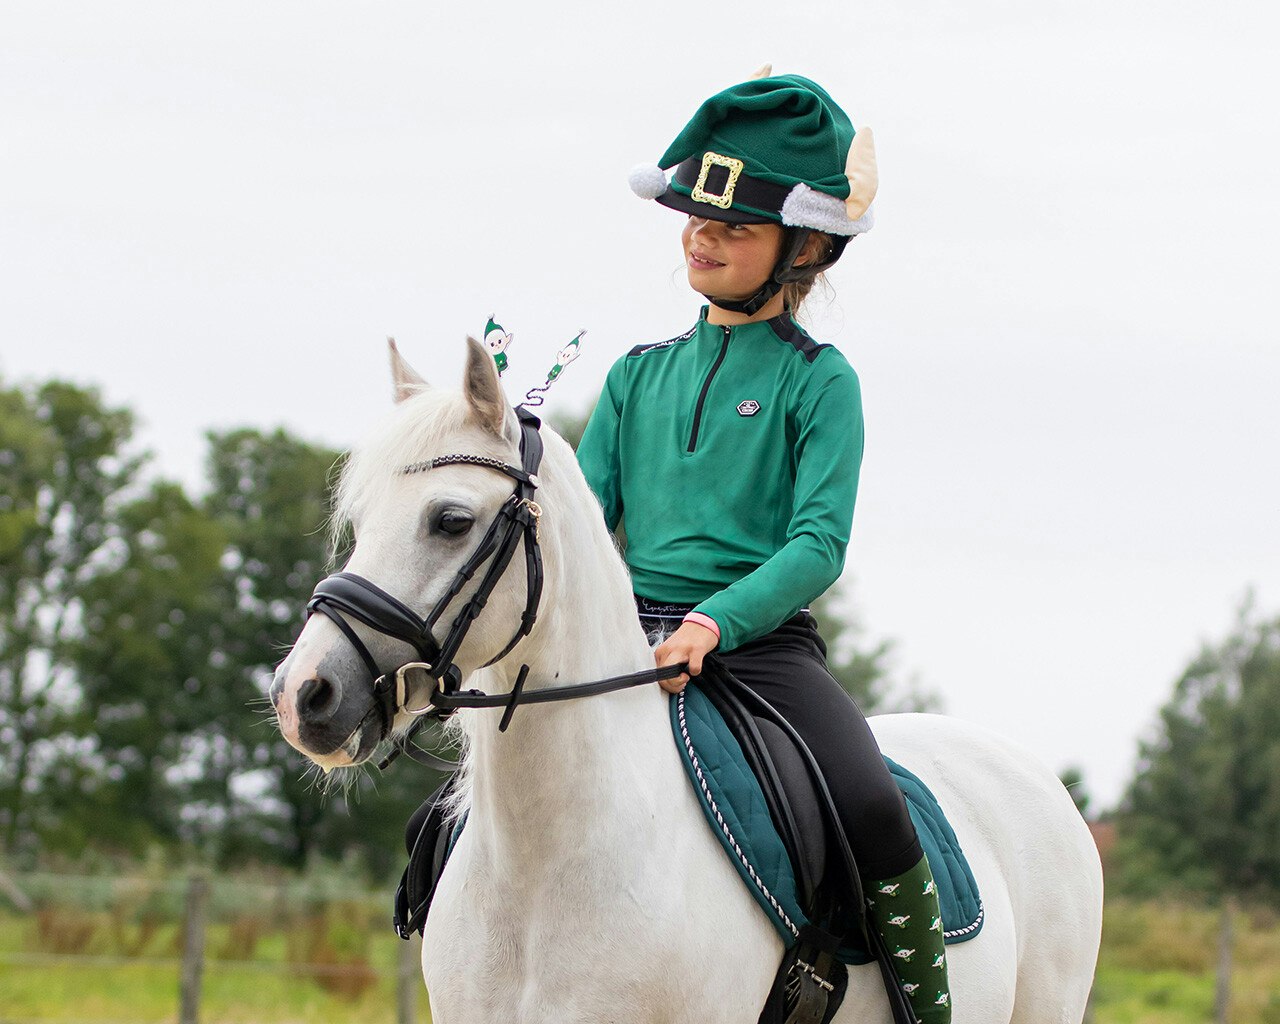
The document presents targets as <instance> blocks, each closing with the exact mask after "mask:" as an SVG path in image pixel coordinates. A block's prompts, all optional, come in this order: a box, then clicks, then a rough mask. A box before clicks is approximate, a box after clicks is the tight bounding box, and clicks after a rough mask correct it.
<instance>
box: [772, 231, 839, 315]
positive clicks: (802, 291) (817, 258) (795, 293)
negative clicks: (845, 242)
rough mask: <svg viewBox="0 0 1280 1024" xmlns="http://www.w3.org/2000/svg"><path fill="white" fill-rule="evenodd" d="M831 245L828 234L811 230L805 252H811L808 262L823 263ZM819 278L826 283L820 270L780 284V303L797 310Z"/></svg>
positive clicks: (828, 254) (829, 252)
mask: <svg viewBox="0 0 1280 1024" xmlns="http://www.w3.org/2000/svg"><path fill="white" fill-rule="evenodd" d="M833 245H834V243H833V242H832V240H831V236H830V235H828V234H826V233H825V232H822V231H815V232H813V234H812V235H810V245H809V246H806V252H810V253H813V256H812V258H811V259H810V260H809V262H810V263H812V264H814V265H819V264H822V263H825V262H826V261H827V260H828V259H829V258H830V257H831V249H832V247H833ZM815 246H816V252H815ZM819 278H822V281H823V283H824V284H825V283H826V280H827V279H826V276H825V275H824V274H823V273H822V272H821V271H814V272H813V273H810V274H806V275H805V276H804V277H802V278H800V280H798V281H792V282H790V283H789V284H784V285H783V286H782V304H783V305H784V306H785V307H786V308H787V309H789V310H791V311H792V312H795V311H796V310H798V309H799V308H800V306H801V304H802V303H803V302H804V300H805V298H806V297H807V296H808V294H809V292H810V291H811V290H812V289H813V286H814V284H815V283H816V282H817V281H818V279H819Z"/></svg>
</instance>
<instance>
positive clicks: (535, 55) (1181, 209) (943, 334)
mask: <svg viewBox="0 0 1280 1024" xmlns="http://www.w3.org/2000/svg"><path fill="white" fill-rule="evenodd" d="M1277 27H1280V26H1278V24H1277V15H1276V13H1275V8H1274V6H1273V5H1268V4H1263V3H1252V4H1245V3H1237V4H1228V5H1223V4H1217V5H1210V4H1208V3H1203V4H1201V3H1196V4H1185V3H1177V2H1175V3H1159V4H1157V3H1153V2H1145V3H1116V2H1114V0H1105V2H1104V0H1072V2H1070V3H1066V2H1052V3H1044V2H1041V3H1035V4H1028V3H1025V2H1018V3H1014V2H995V0H973V2H970V3H966V4H949V3H936V2H929V3H921V4H915V5H903V4H899V3H891V2H888V0H875V2H871V3H851V2H842V3H821V2H806V3H803V4H799V3H796V4H791V3H788V4H781V3H779V4H776V5H775V4H763V3H759V2H757V0H737V2H735V3H732V4H725V5H715V4H713V5H710V6H707V5H702V6H692V5H682V4H663V5H651V6H647V7H646V6H642V5H634V4H627V5H621V4H609V3H598V2H597V3H591V4H585V3H584V4H570V3H557V4H554V5H545V6H543V5H537V4H532V3H519V4H517V3H511V2H509V0H495V2H491V3H487V4H481V3H474V4H473V3H467V4H463V3H456V4H451V5H448V7H444V6H442V5H440V4H434V3H424V2H422V0H419V2H416V3H398V2H393V3H381V4H376V5H375V4H356V3H348V4H335V3H318V2H306V3H300V2H290V3H276V2H269V0H254V2H253V3H246V2H228V0H223V2H219V3H216V4H214V3H170V4H156V3H141V2H127V0H113V2H111V3H106V4H104V3H81V4H67V3H57V2H49V0H40V2H25V3H23V2H14V0H6V2H5V3H4V4H3V5H0V346H2V347H0V375H3V377H4V378H5V379H6V380H9V381H12V380H15V379H28V380H39V379H45V378H48V377H51V376H63V377H70V378H72V379H74V380H77V381H81V382H86V383H94V384H98V385H100V386H101V387H102V388H103V390H104V392H105V394H106V396H107V398H108V399H109V400H110V401H112V402H115V403H120V404H126V405H129V406H132V407H133V408H134V409H136V410H137V411H138V412H139V413H140V415H141V417H142V420H143V429H142V440H143V441H144V443H145V444H147V445H148V446H149V447H151V448H153V449H154V450H155V451H156V453H157V460H158V466H159V469H160V470H161V471H162V472H164V473H166V474H169V475H174V476H177V477H180V478H181V479H183V480H185V481H187V482H189V483H191V484H196V483H198V481H199V480H200V478H201V465H200V460H201V457H202V448H203V443H202V433H203V431H204V430H206V429H208V428H211V427H212V428H221V427H228V426H232V425H240V424H252V425H258V426H262V427H270V426H275V425H277V424H283V425H284V426H286V427H287V428H288V429H290V430H292V431H294V432H297V433H299V434H302V435H303V436H306V437H308V438H311V439H314V440H318V441H324V442H326V443H329V444H331V445H334V446H341V447H345V446H347V445H349V444H350V443H352V442H353V441H354V440H356V439H357V438H358V437H359V436H360V435H361V433H362V432H363V431H364V430H365V429H366V428H367V426H368V424H369V423H370V422H371V421H372V419H374V418H376V417H377V416H379V415H380V414H381V413H382V412H383V411H384V409H385V407H386V403H387V401H388V394H389V391H388V382H387V374H386V369H385V352H384V347H385V341H384V339H385V336H386V335H388V334H394V335H395V336H396V337H397V338H398V339H399V341H400V342H401V346H402V348H403V349H404V351H405V352H406V354H407V355H408V357H409V358H410V360H411V361H413V362H414V363H415V364H416V365H417V366H418V368H419V369H420V370H422V371H423V372H424V373H425V374H426V375H428V376H429V377H430V378H432V379H433V380H435V381H438V382H440V383H444V384H449V385H450V386H452V385H454V383H455V382H456V381H457V378H458V374H459V372H460V368H461V364H462V348H461V341H462V338H463V337H464V335H465V334H467V333H468V332H471V333H478V332H480V331H481V330H482V329H483V327H484V323H485V319H486V317H487V316H488V315H489V314H490V313H496V314H497V316H498V319H499V320H500V321H501V322H502V323H503V324H504V325H506V326H507V328H508V329H511V330H514V331H515V332H516V334H517V340H516V342H515V344H514V345H513V346H512V349H511V351H510V353H509V355H510V357H511V360H512V371H511V372H510V373H509V374H508V375H507V378H506V379H507V382H508V386H509V390H510V391H511V393H512V395H513V396H516V395H518V394H519V393H520V392H522V391H523V390H524V389H525V388H527V387H529V386H530V385H532V384H534V383H537V382H538V381H539V380H540V379H541V376H542V375H543V374H544V373H545V371H546V369H547V367H549V366H550V364H551V362H552V361H553V359H554V355H555V351H556V349H557V348H558V347H560V345H562V344H563V343H564V342H565V341H567V340H568V339H569V338H571V337H572V336H573V334H575V333H576V332H577V331H578V330H579V329H580V328H584V327H585V328H587V329H588V332H589V333H588V335H587V339H586V342H585V346H584V353H583V355H582V357H581V358H580V359H579V360H578V362H576V363H575V364H574V365H573V366H572V367H571V368H570V369H569V370H568V371H566V373H565V376H564V377H563V378H562V379H561V382H560V383H559V384H558V385H557V388H556V391H555V393H554V397H553V399H552V402H551V407H552V408H553V409H560V410H564V411H566V412H578V411H581V410H583V409H585V408H586V407H587V406H588V405H589V403H590V402H591V401H592V400H593V399H594V397H595V395H596V394H597V393H598V391H599V388H600V386H601V384H602V382H603V379H604V375H605V373H606V371H607V370H608V367H609V365H610V364H611V363H612V361H613V360H614V359H615V358H616V357H617V356H618V355H619V354H621V353H622V352H624V351H626V350H627V349H629V348H630V347H631V346H633V345H635V344H637V343H640V342H645V341H653V340H661V339H663V338H667V337H671V336H673V335H675V334H679V333H682V332H683V331H684V330H685V329H686V328H687V327H688V326H689V324H690V323H691V322H692V321H693V319H694V318H695V317H696V315H697V310H698V307H699V305H700V303H701V299H700V298H699V297H698V296H696V295H695V294H694V293H693V292H692V291H690V289H689V288H688V286H687V284H686V283H685V281H684V276H683V273H682V272H680V270H679V268H680V267H681V259H680V253H679V243H678V235H679V230H680V227H681V220H680V217H679V215H678V214H675V213H673V212H671V211H669V210H665V209H663V208H660V207H658V206H656V205H655V204H653V203H646V202H642V201H641V200H639V199H637V198H635V197H634V196H632V195H631V193H630V192H629V190H628V188H627V185H626V176H627V172H628V170H629V169H630V168H631V166H633V165H634V164H637V163H641V162H653V161H655V160H656V159H657V158H658V156H659V155H660V154H661V153H662V151H663V150H664V149H665V148H666V145H667V143H668V142H669V141H670V140H671V139H672V138H673V137H674V135H675V133H676V132H677V131H678V130H679V129H680V128H681V127H682V126H683V124H684V123H685V121H686V120H687V119H688V117H689V116H690V115H691V114H692V113H693V111H694V110H695V109H696V107H697V105H698V104H699V103H700V102H701V100H702V99H703V98H705V97H706V96H707V95H710V94H711V93H712V92H715V91H718V90H719V89H721V88H724V87H726V86H728V85H730V84H732V83H734V82H735V81H740V80H742V79H743V78H745V77H747V76H748V75H749V74H750V73H751V72H752V71H753V70H754V69H755V68H756V67H757V66H758V65H759V64H761V63H763V62H764V61H766V60H771V61H773V63H774V66H775V69H776V70H777V71H779V72H797V73H801V74H805V75H808V76H810V77H812V78H814V79H816V80H817V81H819V82H820V83H822V84H823V85H824V86H825V87H826V88H827V89H828V90H829V91H830V92H831V93H832V94H833V95H834V96H835V97H836V99H837V100H838V101H840V102H841V104H842V105H843V106H844V107H845V109H846V110H847V111H848V112H849V114H850V116H851V117H852V118H853V119H854V122H855V123H856V124H859V125H862V124H870V125H872V126H873V127H874V128H875V131H876V140H877V149H878V154H879V160H880V172H881V189H880V194H879V197H878V199H877V201H876V210H877V215H878V216H877V226H876V228H875V229H874V230H873V231H872V232H870V233H869V234H868V235H866V236H865V237H863V238H859V239H857V240H856V241H855V242H854V243H853V244H852V245H851V246H850V248H849V251H848V254H847V255H846V256H845V258H844V259H843V260H842V261H841V263H840V264H839V266H838V267H837V268H836V269H835V270H834V271H833V273H832V274H831V275H830V276H831V279H832V285H833V288H834V298H832V299H831V300H830V301H829V302H828V301H826V300H819V301H818V302H817V303H815V305H814V308H813V311H812V316H811V317H810V325H811V326H810V329H811V331H812V333H814V334H815V335H816V336H817V337H818V339H819V340H821V341H826V342H832V343H834V344H836V345H838V346H840V348H841V349H843V351H844V352H845V354H846V355H847V356H848V357H849V359H850V361H851V362H852V363H853V365H854V367H855V368H856V369H857V370H858V372H859V375H860V376H861V378H862V384H863V392H864V401H865V408H866V417H867V454H866V461H865V464H864V470H863V480H862V486H861V490H860V495H859V501H858V511H857V515H856V517H855V521H854V540H853V544H852V546H851V549H850V554H849V569H848V573H847V577H846V588H847V590H848V593H849V594H850V596H851V600H852V603H853V605H854V606H855V607H856V608H857V610H858V612H859V614H860V615H861V617H862V618H863V620H864V621H865V623H866V625H867V627H868V629H869V631H870V633H871V634H872V635H873V636H888V637H892V638H895V639H896V641H897V644H898V654H897V670H898V672H899V673H900V675H902V676H903V677H912V676H914V677H916V678H918V680H919V682H920V684H921V685H922V686H924V687H925V688H927V689H931V690H935V691H937V692H938V693H939V694H940V695H941V696H942V698H943V700H944V701H945V705H946V708H947V710H948V711H949V712H950V713H952V714H956V715H959V716H961V717H964V718H967V719H973V720H975V721H980V722H985V723H987V724H988V725H990V726H991V727H993V728H994V729H996V730H998V731H1000V732H1001V733H1004V734H1006V735H1009V736H1011V737H1013V738H1015V739H1018V740H1020V741H1022V742H1024V743H1025V744H1026V745H1027V746H1028V747H1030V748H1032V749H1033V750H1035V751H1036V752H1037V753H1038V754H1039V755H1040V756H1041V757H1043V758H1044V759H1045V760H1047V761H1048V763H1049V764H1050V765H1051V766H1052V767H1054V768H1055V769H1061V768H1062V767H1064V766H1065V765H1067V764H1069V763H1077V764H1080V765H1082V766H1083V768H1084V770H1085V773H1086V779H1087V782H1088V785H1089V788H1090V789H1091V790H1092V791H1093V792H1094V794H1095V797H1096V798H1097V799H1098V800H1099V801H1100V802H1101V803H1103V804H1109V803H1112V802H1114V801H1115V800H1116V799H1117V798H1118V796H1119V794H1120V793H1121V791H1122V788H1123V786H1124V784H1125V782H1126V781H1127V779H1128V778H1129V776H1130V773H1131V771H1132V766H1133V760H1134V755H1135V752H1136V743H1137V739H1138V737H1139V736H1141V735H1143V734H1144V733H1146V731H1147V730H1149V729H1150V727H1151V725H1152V723H1153V721H1154V716H1155V711H1156V708H1157V707H1158V706H1159V705H1160V704H1161V703H1162V702H1163V701H1164V700H1166V699H1167V697H1168V696H1169V693H1170V691H1171V686H1172V684H1173V681H1174V679H1175V678H1176V676H1177V674H1178V673H1179V671H1180V670H1181V668H1182V667H1183V666H1184V665H1185V663H1186V661H1187V660H1188V658H1189V657H1191V656H1192V655H1193V654H1194V653H1195V651H1196V649H1197V647H1198V645H1199V643H1200V642H1201V641H1202V640H1204V639H1217V638H1219V637H1220V636H1222V635H1223V634H1224V633H1225V632H1226V630H1227V629H1228V628H1229V626H1230V624H1231V622H1232V619H1233V616H1234V610H1235V608H1236V606H1237V605H1238V603H1239V602H1240V600H1241V598H1242V596H1243V594H1244V593H1245V591H1246V589H1247V588H1249V587H1252V588H1254V589H1255V590H1256V592H1257V596H1258V601H1259V604H1260V606H1261V608H1262V609H1263V610H1264V611H1266V612H1269V613H1271V614H1275V613H1277V612H1280V530H1278V529H1277V524H1278V519H1280V472H1277V469H1278V468H1280V467H1278V463H1280V455H1278V453H1280V411H1278V406H1280V403H1278V402H1277V391H1278V389H1280V346H1278V345H1277V319H1278V317H1277V313H1276V292H1277V285H1278V284H1280V275H1278V273H1277V271H1278V269H1280V267H1278V262H1280V261H1277V258H1276V255H1275V253H1276V250H1277V247H1278V246H1280V209H1278V207H1280V199H1278V198H1277V197H1278V196H1280V188H1277V185H1276V178H1277V175H1278V174H1280V127H1278V126H1277V120H1276V116H1275V110H1274V104H1275V97H1276V96H1277V95H1280V79H1278V76H1277V73H1276V71H1275V66H1276V61H1275V39H1276V29H1277ZM302 596H303V595H301V594H300V595H299V597H300V599H301V598H302Z"/></svg>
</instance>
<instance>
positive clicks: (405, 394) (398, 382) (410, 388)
mask: <svg viewBox="0 0 1280 1024" xmlns="http://www.w3.org/2000/svg"><path fill="white" fill-rule="evenodd" d="M387 348H389V349H390V350H391V388H392V395H393V397H394V398H395V400H396V401H397V402H403V401H404V400H405V399H406V398H412V397H413V396H414V395H416V394H419V393H420V392H423V391H427V390H429V389H430V387H431V385H430V384H428V383H427V382H426V381H425V380H423V379H422V377H421V376H420V375H419V374H418V371H417V370H415V369H414V368H413V367H412V366H410V365H409V364H408V363H406V362H405V361H404V356H402V355H401V354H400V350H399V349H398V348H396V339H395V338H388V339H387Z"/></svg>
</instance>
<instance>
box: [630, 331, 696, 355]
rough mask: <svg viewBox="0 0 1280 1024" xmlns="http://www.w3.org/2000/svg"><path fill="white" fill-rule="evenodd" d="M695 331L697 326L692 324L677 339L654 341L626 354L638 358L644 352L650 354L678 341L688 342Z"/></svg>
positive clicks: (638, 346)
mask: <svg viewBox="0 0 1280 1024" xmlns="http://www.w3.org/2000/svg"><path fill="white" fill-rule="evenodd" d="M697 329H698V325H697V324H694V325H693V326H692V327H690V328H689V329H688V330H687V331H685V332H684V334H682V335H680V337H678V338H668V339H667V340H666V341H655V342H653V343H652V344H649V345H637V346H636V347H635V348H633V349H632V350H631V351H630V352H628V353H627V355H628V356H639V355H643V354H644V353H645V352H652V351H654V350H655V349H659V348H667V347H668V346H669V345H674V344H676V343H677V342H680V341H688V340H689V339H690V338H692V337H693V332H694V331H696V330H697Z"/></svg>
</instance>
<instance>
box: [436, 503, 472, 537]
mask: <svg viewBox="0 0 1280 1024" xmlns="http://www.w3.org/2000/svg"><path fill="white" fill-rule="evenodd" d="M474 523H475V520H474V519H473V518H471V516H470V514H468V513H466V512H463V511H460V510H459V509H456V508H449V509H445V510H444V511H443V512H441V513H440V515H439V516H438V517H437V518H436V521H435V528H436V530H437V531H438V532H440V533H448V534H452V535H453V536H455V537H456V536H458V535H459V534H463V533H466V532H467V531H468V530H469V529H471V527H472V526H473V525H474Z"/></svg>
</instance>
